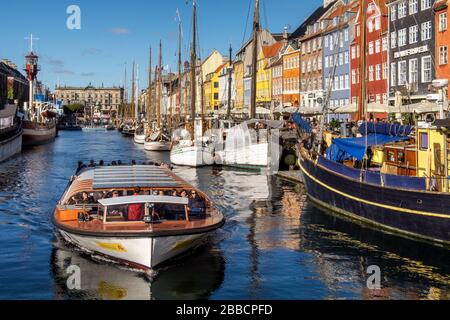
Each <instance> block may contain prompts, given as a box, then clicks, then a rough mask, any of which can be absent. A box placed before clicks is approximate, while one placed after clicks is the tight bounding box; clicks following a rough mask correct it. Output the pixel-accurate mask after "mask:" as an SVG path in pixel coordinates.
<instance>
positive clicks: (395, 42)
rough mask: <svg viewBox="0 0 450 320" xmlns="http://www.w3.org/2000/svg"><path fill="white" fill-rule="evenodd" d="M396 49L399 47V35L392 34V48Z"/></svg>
mask: <svg viewBox="0 0 450 320" xmlns="http://www.w3.org/2000/svg"><path fill="white" fill-rule="evenodd" d="M395 47H397V33H396V32H395V31H394V32H391V48H392V49H394V48H395Z"/></svg>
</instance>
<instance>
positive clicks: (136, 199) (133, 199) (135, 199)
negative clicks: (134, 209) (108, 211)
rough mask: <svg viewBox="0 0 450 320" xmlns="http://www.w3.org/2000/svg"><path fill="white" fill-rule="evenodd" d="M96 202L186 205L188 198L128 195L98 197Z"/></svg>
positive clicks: (112, 204)
mask: <svg viewBox="0 0 450 320" xmlns="http://www.w3.org/2000/svg"><path fill="white" fill-rule="evenodd" d="M98 202H99V203H100V204H101V205H102V206H104V207H110V206H120V205H127V204H139V203H170V204H179V205H188V204H189V199H188V198H182V197H170V196H128V197H117V198H109V199H100V200H98Z"/></svg>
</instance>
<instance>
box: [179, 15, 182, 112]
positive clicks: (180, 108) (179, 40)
mask: <svg viewBox="0 0 450 320" xmlns="http://www.w3.org/2000/svg"><path fill="white" fill-rule="evenodd" d="M181 63H182V62H181V20H180V23H179V24H178V108H179V110H178V116H179V118H180V121H181Z"/></svg>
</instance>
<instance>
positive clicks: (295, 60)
mask: <svg viewBox="0 0 450 320" xmlns="http://www.w3.org/2000/svg"><path fill="white" fill-rule="evenodd" d="M282 59H283V104H284V106H294V107H298V106H299V105H300V49H299V48H298V47H297V45H296V43H290V44H289V45H288V46H287V47H286V48H285V50H284V52H283V54H282Z"/></svg>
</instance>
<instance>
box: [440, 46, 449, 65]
mask: <svg viewBox="0 0 450 320" xmlns="http://www.w3.org/2000/svg"><path fill="white" fill-rule="evenodd" d="M447 63H448V47H447V46H440V47H439V64H447Z"/></svg>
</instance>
